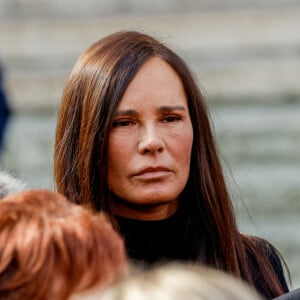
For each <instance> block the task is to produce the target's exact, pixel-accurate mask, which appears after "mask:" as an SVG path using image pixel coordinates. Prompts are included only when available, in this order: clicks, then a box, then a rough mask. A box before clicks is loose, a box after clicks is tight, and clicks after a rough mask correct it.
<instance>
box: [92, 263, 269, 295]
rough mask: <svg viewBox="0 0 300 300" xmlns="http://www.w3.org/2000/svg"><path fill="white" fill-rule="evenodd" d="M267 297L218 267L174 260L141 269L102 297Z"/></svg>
mask: <svg viewBox="0 0 300 300" xmlns="http://www.w3.org/2000/svg"><path fill="white" fill-rule="evenodd" d="M133 299H134V300H263V299H264V298H263V297H261V296H260V295H259V294H258V293H257V292H256V291H255V290H254V289H253V288H251V287H250V286H249V285H248V284H246V283H244V282H242V281H240V280H238V279H237V278H235V277H233V276H230V275H228V274H227V273H224V272H220V271H216V270H214V269H211V268H208V267H204V266H196V265H191V264H179V263H170V264H163V265H158V266H155V267H154V268H151V269H150V270H148V271H145V272H137V273H135V274H132V275H130V276H128V277H125V278H124V279H122V280H120V281H119V282H117V283H116V284H114V285H112V286H110V287H108V288H106V289H104V291H102V293H101V294H99V298H98V300H133Z"/></svg>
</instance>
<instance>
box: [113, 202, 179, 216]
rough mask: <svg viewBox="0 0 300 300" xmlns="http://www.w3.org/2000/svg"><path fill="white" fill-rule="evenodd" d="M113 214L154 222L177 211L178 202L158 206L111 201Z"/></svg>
mask: <svg viewBox="0 0 300 300" xmlns="http://www.w3.org/2000/svg"><path fill="white" fill-rule="evenodd" d="M112 209H113V214H114V215H117V216H120V217H125V218H129V219H137V220H145V221H155V220H163V219H167V218H169V217H170V216H171V215H173V214H174V213H175V212H176V211H177V209H178V200H174V201H172V202H169V203H165V204H160V205H157V204H155V205H133V204H129V203H127V202H124V201H118V200H116V201H113V205H112Z"/></svg>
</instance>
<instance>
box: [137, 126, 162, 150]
mask: <svg viewBox="0 0 300 300" xmlns="http://www.w3.org/2000/svg"><path fill="white" fill-rule="evenodd" d="M163 150H164V142H163V139H162V137H161V134H160V132H159V130H158V129H157V128H156V127H155V126H149V127H147V128H143V129H141V133H140V140H139V144H138V151H139V153H141V154H147V153H152V154H155V153H160V152H162V151H163Z"/></svg>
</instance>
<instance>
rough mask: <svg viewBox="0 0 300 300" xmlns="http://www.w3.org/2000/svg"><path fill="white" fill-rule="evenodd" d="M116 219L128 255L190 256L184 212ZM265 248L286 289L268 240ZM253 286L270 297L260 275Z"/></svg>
mask: <svg viewBox="0 0 300 300" xmlns="http://www.w3.org/2000/svg"><path fill="white" fill-rule="evenodd" d="M117 221H118V222H119V226H120V232H121V234H122V235H123V236H124V239H125V246H126V249H127V253H128V256H129V258H130V259H132V260H134V261H137V262H138V263H142V264H151V263H155V262H164V261H170V260H177V261H187V260H190V251H191V249H192V248H193V240H192V238H189V237H188V236H187V234H186V233H185V228H186V226H185V224H186V222H187V218H186V217H185V216H184V215H183V214H180V213H178V212H177V213H175V214H174V215H172V216H171V217H170V218H168V219H163V220H158V221H143V220H134V219H127V218H123V217H117ZM265 248H266V249H264V251H265V253H266V254H267V256H268V257H269V260H270V262H271V265H272V266H273V268H274V270H275V272H276V274H277V275H278V278H279V281H280V283H281V284H282V286H283V288H284V290H285V292H287V291H288V286H287V283H286V280H285V277H284V273H283V269H282V265H281V261H280V259H279V257H278V255H277V253H276V250H275V249H274V248H273V247H272V246H270V245H269V244H268V245H266V246H265ZM255 286H256V289H257V290H258V291H259V292H260V293H261V294H262V295H265V296H266V297H267V298H268V299H270V297H268V294H267V293H266V291H265V288H264V284H263V281H262V280H261V278H259V276H258V277H257V280H256V281H255Z"/></svg>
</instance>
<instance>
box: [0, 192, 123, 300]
mask: <svg viewBox="0 0 300 300" xmlns="http://www.w3.org/2000/svg"><path fill="white" fill-rule="evenodd" d="M126 268H127V260H126V255H125V249H124V245H123V240H122V239H121V238H120V236H119V235H118V234H117V233H116V232H115V231H114V230H113V228H112V226H111V224H110V223H109V222H108V220H107V219H106V217H105V216H104V214H102V213H99V214H92V213H91V212H89V211H87V210H85V209H84V208H82V207H80V206H78V205H75V204H72V203H70V202H68V201H67V200H66V199H65V198H64V197H63V196H62V195H60V194H58V193H55V192H51V191H48V190H31V191H25V192H20V193H17V194H13V195H10V196H7V197H5V198H3V199H2V200H1V201H0V299H6V300H17V299H20V300H21V299H22V300H27V299H28V300H29V299H30V300H41V299H43V300H48V299H49V300H50V299H51V300H54V299H55V300H67V299H89V298H84V297H83V296H82V295H81V293H83V294H84V293H85V292H86V290H89V289H93V288H95V289H97V290H99V289H101V288H102V287H103V286H106V285H108V284H110V283H112V282H113V281H114V280H116V279H117V278H118V277H119V276H121V275H122V274H123V273H124V272H126Z"/></svg>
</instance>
